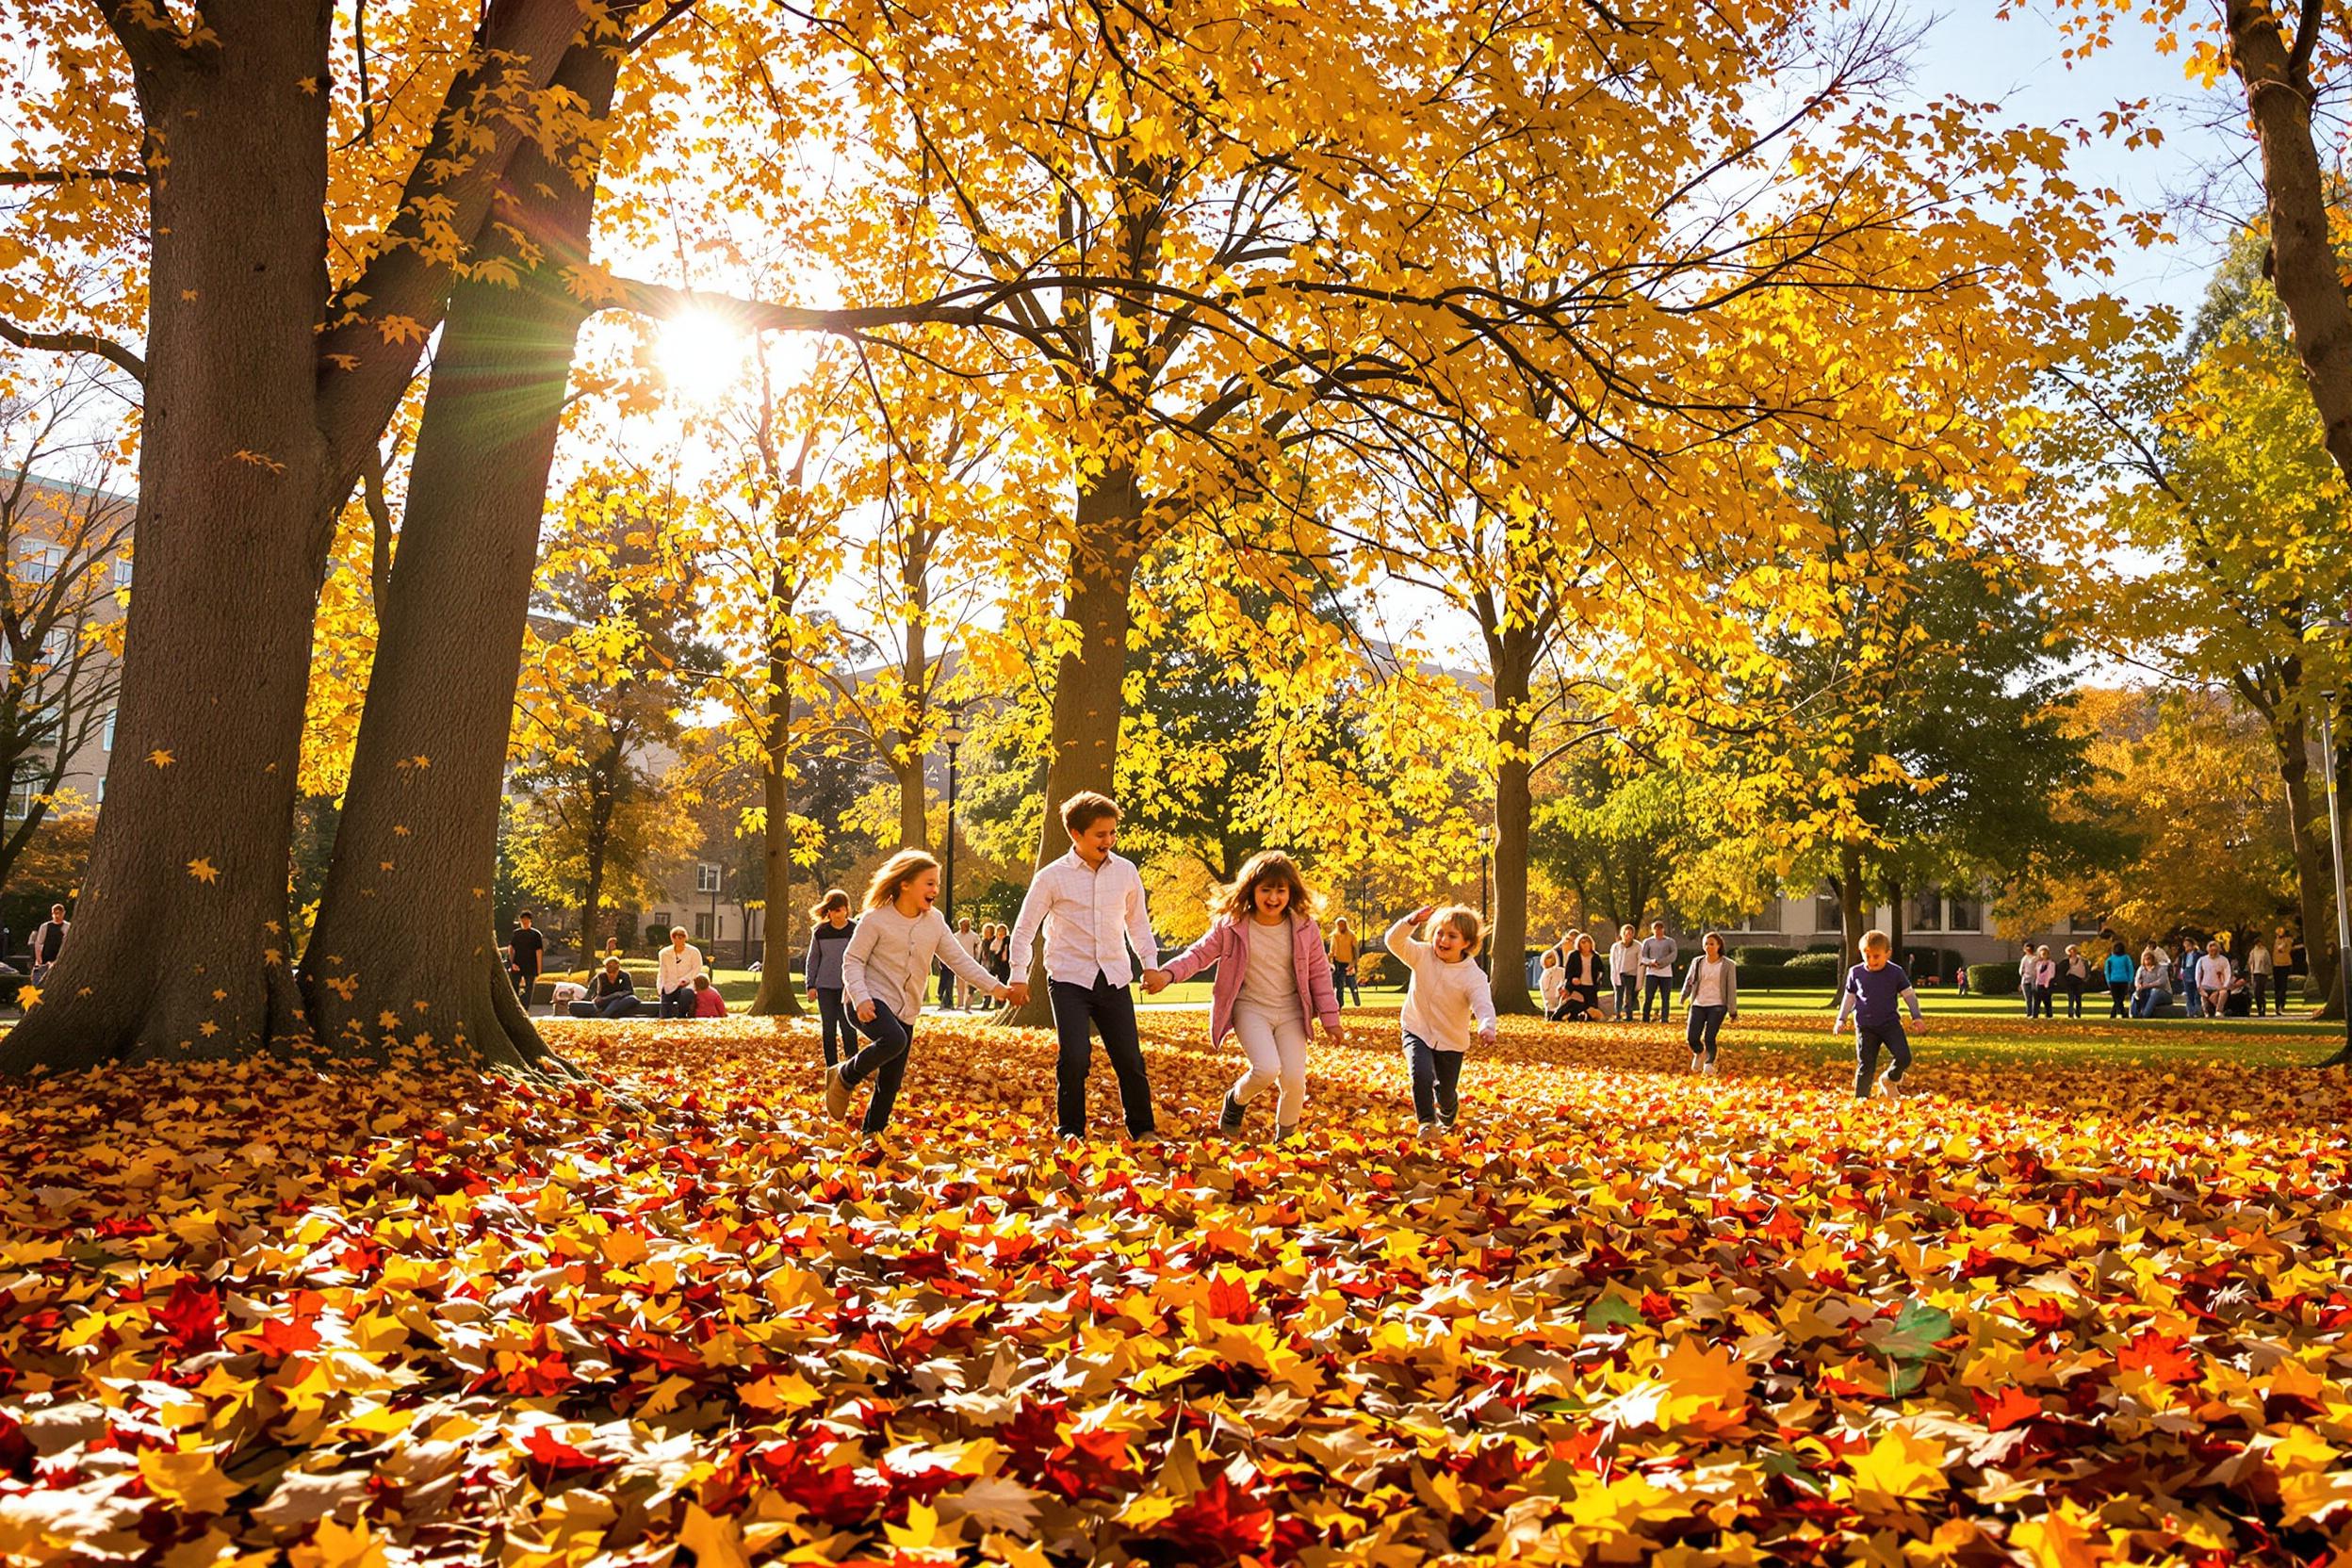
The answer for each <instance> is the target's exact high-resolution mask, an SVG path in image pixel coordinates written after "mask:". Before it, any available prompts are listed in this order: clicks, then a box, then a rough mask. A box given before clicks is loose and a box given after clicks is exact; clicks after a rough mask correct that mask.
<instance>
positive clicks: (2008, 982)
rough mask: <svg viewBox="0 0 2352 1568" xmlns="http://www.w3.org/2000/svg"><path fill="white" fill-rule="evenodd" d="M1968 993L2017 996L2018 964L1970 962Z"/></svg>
mask: <svg viewBox="0 0 2352 1568" xmlns="http://www.w3.org/2000/svg"><path fill="white" fill-rule="evenodd" d="M1968 994H1970V995H1971V996H2015V995H2017V965H2016V964H2014V963H2008V962H2003V963H1998V964H1970V965H1969V966H1968Z"/></svg>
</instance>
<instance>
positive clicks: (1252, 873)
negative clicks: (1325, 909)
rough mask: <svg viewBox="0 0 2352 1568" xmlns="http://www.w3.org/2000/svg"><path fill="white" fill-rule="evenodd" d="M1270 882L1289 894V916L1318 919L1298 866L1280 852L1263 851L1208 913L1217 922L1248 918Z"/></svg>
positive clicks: (1310, 891)
mask: <svg viewBox="0 0 2352 1568" xmlns="http://www.w3.org/2000/svg"><path fill="white" fill-rule="evenodd" d="M1268 882H1279V883H1281V884H1282V885H1283V886H1284V887H1287V888H1288V889H1289V890H1290V906H1289V909H1288V910H1286V911H1285V912H1286V913H1287V912H1295V913H1297V915H1298V917H1299V919H1300V920H1313V919H1314V918H1315V893H1314V892H1313V891H1312V890H1310V889H1309V888H1308V887H1307V879H1306V878H1305V877H1303V876H1301V875H1299V862H1297V861H1296V860H1293V859H1292V858H1290V857H1289V856H1287V855H1284V854H1283V853H1282V851H1281V850H1279V849H1262V850H1260V851H1258V852H1257V853H1256V854H1255V855H1252V856H1251V857H1250V858H1249V859H1248V860H1246V861H1244V862H1243V863H1242V867H1241V874H1240V875H1239V876H1236V877H1234V878H1233V886H1232V887H1230V888H1227V889H1226V890H1224V891H1223V892H1222V893H1220V894H1219V895H1218V897H1217V902H1216V903H1215V904H1213V905H1211V906H1210V907H1209V913H1210V914H1211V915H1212V916H1213V917H1215V918H1216V919H1218V920H1245V919H1247V918H1249V916H1250V914H1251V913H1253V912H1254V911H1255V910H1256V908H1257V898H1258V890H1259V889H1260V888H1263V887H1265V886H1266V884H1267V883H1268Z"/></svg>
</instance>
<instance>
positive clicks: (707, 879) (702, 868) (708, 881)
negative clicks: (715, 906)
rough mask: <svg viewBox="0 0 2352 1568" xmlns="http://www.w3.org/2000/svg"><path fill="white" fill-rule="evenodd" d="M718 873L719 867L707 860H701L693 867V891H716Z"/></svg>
mask: <svg viewBox="0 0 2352 1568" xmlns="http://www.w3.org/2000/svg"><path fill="white" fill-rule="evenodd" d="M720 875H721V868H719V867H717V866H714V865H712V864H711V862H710V861H708V860H705V861H703V862H702V863H701V864H700V865H698V866H696V867H695V868H694V891H696V892H698V893H714V892H717V891H718V890H719V877H720Z"/></svg>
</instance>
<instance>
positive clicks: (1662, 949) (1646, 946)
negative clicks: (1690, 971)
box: [1642, 920, 1675, 1023]
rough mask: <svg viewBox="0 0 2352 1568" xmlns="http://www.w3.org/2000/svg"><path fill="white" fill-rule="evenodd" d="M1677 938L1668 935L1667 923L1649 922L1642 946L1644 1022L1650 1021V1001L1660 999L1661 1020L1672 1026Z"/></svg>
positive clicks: (1659, 1017)
mask: <svg viewBox="0 0 2352 1568" xmlns="http://www.w3.org/2000/svg"><path fill="white" fill-rule="evenodd" d="M1674 953H1675V948H1674V938H1672V937H1670V936H1668V935H1667V934H1666V923H1665V922H1664V921H1662V920H1654V921H1652V922H1650V934H1649V936H1648V937H1647V938H1646V939H1644V940H1643V941H1642V1022H1644V1023H1647V1022H1649V1021H1650V1000H1651V998H1653V997H1655V998H1657V1000H1658V1022H1660V1023H1672V1022H1674Z"/></svg>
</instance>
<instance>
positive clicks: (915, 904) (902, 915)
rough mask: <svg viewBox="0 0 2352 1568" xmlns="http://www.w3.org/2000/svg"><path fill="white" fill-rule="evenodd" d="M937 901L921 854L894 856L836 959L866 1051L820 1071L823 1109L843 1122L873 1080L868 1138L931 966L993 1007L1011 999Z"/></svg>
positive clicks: (893, 1084) (932, 873)
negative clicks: (858, 1093)
mask: <svg viewBox="0 0 2352 1568" xmlns="http://www.w3.org/2000/svg"><path fill="white" fill-rule="evenodd" d="M938 902H939V862H938V861H937V860H934V859H933V858H931V857H930V856H928V855H926V854H924V853H923V851H922V850H919V849H902V850H900V851H899V852H898V853H897V854H896V855H893V856H891V857H890V858H889V859H888V860H885V861H883V862H882V869H881V870H879V871H877V872H875V873H874V881H873V882H872V883H870V884H869V885H868V886H867V888H866V912H865V914H864V915H863V916H862V917H861V918H860V919H859V920H858V934H857V935H856V936H854V937H852V938H850V939H849V950H848V951H847V952H846V953H844V954H842V955H841V996H842V999H843V1000H844V1001H845V1002H847V1003H848V1004H849V1006H850V1009H851V1016H852V1017H853V1018H855V1019H856V1020H857V1021H858V1032H859V1033H860V1034H862V1035H864V1036H865V1037H867V1038H868V1039H869V1040H871V1041H872V1042H873V1043H872V1044H870V1045H868V1046H867V1047H866V1048H865V1049H863V1050H862V1051H859V1052H858V1053H857V1054H854V1055H852V1056H851V1057H850V1058H849V1059H848V1060H847V1061H845V1062H842V1063H841V1064H839V1065H838V1066H835V1067H828V1068H826V1069H825V1109H826V1110H828V1111H830V1112H832V1113H833V1114H834V1115H835V1116H837V1117H842V1116H847V1115H848V1114H849V1106H850V1101H851V1098H852V1097H853V1095H854V1094H855V1093H856V1091H857V1087H858V1085H859V1084H860V1083H862V1082H864V1081H865V1080H866V1079H868V1078H872V1079H873V1080H874V1098H873V1099H872V1100H871V1101H869V1102H867V1103H866V1119H865V1122H864V1127H865V1130H866V1132H867V1133H868V1134H869V1135H872V1134H874V1133H879V1132H880V1131H882V1129H883V1128H885V1127H887V1126H889V1125H890V1107H891V1105H892V1104H894V1103H896V1102H897V1099H898V1086H899V1083H900V1081H901V1080H903V1079H904V1078H905V1077H906V1076H907V1050H908V1049H909V1048H910V1047H911V1046H912V1045H913V1044H914V1040H915V1021H916V1020H917V1019H919V1018H921V1017H922V1016H923V982H924V981H926V980H927V979H929V978H930V975H931V966H932V964H933V963H935V962H943V963H945V964H946V965H947V967H948V968H949V969H951V970H954V971H955V972H956V975H957V976H958V977H959V978H961V979H963V980H966V981H969V982H970V983H971V985H972V988H973V989H975V990H981V991H986V992H987V993H988V995H989V996H992V997H994V998H995V999H996V1000H997V1001H999V1002H1003V1001H1005V1000H1006V999H1007V998H1008V997H1010V996H1011V995H1012V992H1011V990H1010V989H1009V988H1007V987H1005V985H1003V984H1002V983H1000V982H999V981H998V980H997V978H996V976H995V975H993V974H990V973H989V972H988V971H987V970H985V969H982V968H981V967H980V963H979V960H978V959H976V958H974V957H973V956H972V955H971V954H970V953H969V952H967V951H966V950H965V948H964V945H963V944H962V943H961V942H959V941H957V940H956V933H955V932H953V931H950V930H949V929H948V928H947V922H946V921H945V920H944V919H942V918H941V917H940V914H939V910H937V909H935V908H933V907H932V906H933V905H935V904H937V903H938Z"/></svg>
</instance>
